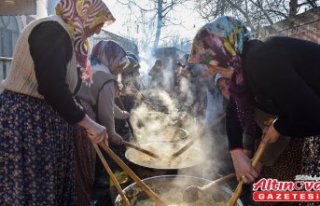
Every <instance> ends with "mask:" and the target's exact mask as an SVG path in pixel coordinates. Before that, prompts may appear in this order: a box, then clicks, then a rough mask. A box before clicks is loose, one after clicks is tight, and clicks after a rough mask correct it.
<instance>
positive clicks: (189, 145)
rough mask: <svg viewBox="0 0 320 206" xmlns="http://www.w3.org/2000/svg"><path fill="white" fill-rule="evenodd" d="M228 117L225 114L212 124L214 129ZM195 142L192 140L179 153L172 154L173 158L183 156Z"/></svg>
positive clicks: (203, 132) (202, 133)
mask: <svg viewBox="0 0 320 206" xmlns="http://www.w3.org/2000/svg"><path fill="white" fill-rule="evenodd" d="M225 117H226V114H223V115H221V116H219V117H218V118H217V119H216V121H215V122H214V123H213V124H212V127H215V126H217V125H219V124H220V123H221V121H222V120H223V119H224V118H225ZM205 132H206V129H204V130H203V131H202V132H201V134H200V137H199V139H200V138H201V137H202V136H203V135H204V134H205ZM194 142H195V140H194V139H192V140H190V141H189V142H188V143H186V144H185V145H184V146H183V147H181V148H180V149H179V150H178V151H176V152H175V153H173V154H172V158H176V157H178V156H179V155H181V154H182V153H184V152H185V151H187V150H188V149H189V148H190V147H191V146H192V145H193V143H194Z"/></svg>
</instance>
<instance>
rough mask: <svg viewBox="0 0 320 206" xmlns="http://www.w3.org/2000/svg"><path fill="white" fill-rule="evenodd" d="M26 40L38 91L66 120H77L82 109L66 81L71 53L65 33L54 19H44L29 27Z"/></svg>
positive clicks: (73, 121) (72, 122)
mask: <svg viewBox="0 0 320 206" xmlns="http://www.w3.org/2000/svg"><path fill="white" fill-rule="evenodd" d="M28 42H29V47H30V53H31V56H32V59H33V61H34V67H35V75H36V79H37V82H38V91H39V93H40V94H41V95H43V96H44V99H45V100H46V102H47V103H48V104H49V105H51V106H52V108H53V109H54V110H55V111H57V112H58V114H59V115H60V116H61V117H62V118H63V119H65V120H66V121H67V122H68V123H70V124H74V123H77V122H79V121H81V120H82V119H83V118H84V116H85V113H84V112H83V111H82V110H81V109H80V107H78V106H77V105H76V103H75V101H74V99H73V96H72V94H71V92H70V90H69V87H68V84H67V83H66V72H67V64H68V62H69V60H70V59H71V56H72V44H71V41H70V37H69V35H68V33H67V32H66V31H65V30H64V29H63V28H62V26H61V25H59V24H58V23H57V22H53V21H52V22H51V21H50V22H44V23H40V24H39V25H37V26H36V27H35V28H34V29H33V30H32V32H31V34H30V36H29V39H28Z"/></svg>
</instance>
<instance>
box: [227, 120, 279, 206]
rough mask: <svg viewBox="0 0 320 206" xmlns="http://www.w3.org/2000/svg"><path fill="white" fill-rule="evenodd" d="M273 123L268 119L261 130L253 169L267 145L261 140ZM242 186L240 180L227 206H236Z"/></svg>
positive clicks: (253, 159)
mask: <svg viewBox="0 0 320 206" xmlns="http://www.w3.org/2000/svg"><path fill="white" fill-rule="evenodd" d="M273 122H274V119H273V118H269V119H268V120H267V121H265V122H264V126H265V128H264V130H263V134H262V137H261V142H260V144H259V147H258V149H257V151H256V153H255V154H254V156H253V158H252V167H253V168H256V166H257V164H258V162H259V161H260V159H261V157H262V155H263V154H264V151H265V150H266V148H267V146H268V145H267V143H265V142H264V141H263V138H264V135H265V133H266V132H267V130H268V128H269V127H270V126H271V125H272V123H273ZM243 184H244V182H243V180H241V181H240V182H239V183H238V186H237V188H236V190H235V191H234V193H233V195H232V197H231V198H230V200H229V204H228V206H234V205H235V204H236V202H237V200H238V198H239V197H240V195H241V193H242V187H243Z"/></svg>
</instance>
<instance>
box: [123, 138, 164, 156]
mask: <svg viewBox="0 0 320 206" xmlns="http://www.w3.org/2000/svg"><path fill="white" fill-rule="evenodd" d="M123 144H124V145H126V146H127V147H131V148H133V149H136V150H138V151H140V152H143V153H144V154H147V155H149V156H151V157H154V158H159V155H157V154H155V153H153V152H151V151H149V150H146V149H143V148H141V147H139V146H137V145H134V144H131V143H129V142H127V141H123Z"/></svg>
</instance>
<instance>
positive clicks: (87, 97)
mask: <svg viewBox="0 0 320 206" xmlns="http://www.w3.org/2000/svg"><path fill="white" fill-rule="evenodd" d="M90 60H91V68H92V71H93V75H92V80H93V84H92V85H87V84H85V83H83V84H82V85H81V87H80V90H79V92H78V94H77V97H78V99H79V100H80V103H81V105H82V106H83V107H84V109H85V111H86V112H87V113H88V114H89V116H90V117H91V118H93V119H95V120H97V121H98V122H99V123H100V124H102V125H104V126H105V127H106V128H107V132H108V136H109V139H110V141H111V143H114V144H116V145H119V144H121V143H122V141H123V139H122V137H121V136H120V135H119V134H118V133H117V132H116V131H115V124H114V118H115V117H116V118H119V119H127V118H129V113H128V112H126V111H122V110H120V109H119V108H118V107H117V106H116V105H115V103H114V99H115V97H116V96H117V93H118V87H117V85H118V84H117V76H118V75H119V74H121V73H122V72H123V71H124V68H125V67H126V66H127V64H128V63H129V60H128V58H127V54H126V52H125V51H124V50H123V48H122V47H121V46H120V45H119V44H117V43H115V42H114V41H100V42H98V43H97V44H96V45H95V46H94V47H93V49H92V54H91V58H90ZM86 141H87V138H86V132H85V131H79V132H77V134H76V135H75V142H76V150H77V155H76V157H77V174H78V175H77V177H78V178H77V185H78V187H77V188H78V194H81V198H80V199H79V201H78V205H89V204H90V193H91V191H92V186H93V182H94V176H95V150H94V148H93V146H92V145H89V144H87V143H86ZM103 173H104V171H103Z"/></svg>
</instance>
